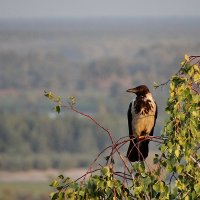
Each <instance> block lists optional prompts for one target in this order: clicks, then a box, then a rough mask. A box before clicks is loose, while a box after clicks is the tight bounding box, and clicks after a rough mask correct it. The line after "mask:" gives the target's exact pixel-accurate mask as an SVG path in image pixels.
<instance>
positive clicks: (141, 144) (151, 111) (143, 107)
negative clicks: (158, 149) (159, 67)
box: [126, 85, 157, 162]
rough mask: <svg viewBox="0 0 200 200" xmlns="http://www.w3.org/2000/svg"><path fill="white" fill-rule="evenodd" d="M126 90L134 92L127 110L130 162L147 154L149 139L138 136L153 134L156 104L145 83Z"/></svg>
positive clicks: (140, 159)
mask: <svg viewBox="0 0 200 200" xmlns="http://www.w3.org/2000/svg"><path fill="white" fill-rule="evenodd" d="M126 91H127V92H129V93H134V94H136V98H134V99H133V100H132V101H131V102H130V104H129V107H128V112H127V118H128V128H129V137H130V143H129V147H128V151H127V158H128V160H129V161H130V162H136V161H139V162H140V161H144V160H145V159H146V158H147V156H148V153H149V139H148V138H147V139H143V140H141V141H140V140H139V138H140V137H144V138H145V137H146V136H153V132H154V127H155V123H156V119H157V104H156V102H155V100H154V98H153V96H152V94H151V92H150V91H149V89H148V87H147V86H146V85H139V86H137V87H135V88H130V89H128V90H126Z"/></svg>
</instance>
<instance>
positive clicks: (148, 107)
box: [131, 93, 156, 137]
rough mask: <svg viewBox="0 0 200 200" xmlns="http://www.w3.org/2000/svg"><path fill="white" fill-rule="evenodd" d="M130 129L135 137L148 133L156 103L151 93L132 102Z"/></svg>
mask: <svg viewBox="0 0 200 200" xmlns="http://www.w3.org/2000/svg"><path fill="white" fill-rule="evenodd" d="M131 113H132V131H133V135H134V136H135V137H139V136H142V135H148V134H149V133H150V132H151V130H152V128H153V127H154V123H155V114H156V103H155V101H154V99H153V97H152V95H151V93H148V94H146V96H144V97H136V99H135V100H133V102H132V108H131Z"/></svg>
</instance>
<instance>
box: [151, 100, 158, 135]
mask: <svg viewBox="0 0 200 200" xmlns="http://www.w3.org/2000/svg"><path fill="white" fill-rule="evenodd" d="M154 103H155V105H156V112H155V116H154V125H153V128H152V129H151V132H150V134H149V135H150V136H153V131H154V127H155V124H156V119H157V115H158V106H157V104H156V102H155V101H154Z"/></svg>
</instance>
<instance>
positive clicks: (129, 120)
mask: <svg viewBox="0 0 200 200" xmlns="http://www.w3.org/2000/svg"><path fill="white" fill-rule="evenodd" d="M131 109H132V102H131V103H130V104H129V107H128V112H127V117H128V128H129V136H131V135H132V114H131Z"/></svg>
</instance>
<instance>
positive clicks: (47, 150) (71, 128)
mask: <svg viewBox="0 0 200 200" xmlns="http://www.w3.org/2000/svg"><path fill="white" fill-rule="evenodd" d="M96 117H97V116H96ZM109 117H110V118H111V116H109ZM97 119H99V120H100V121H102V123H103V124H104V123H105V126H106V121H108V119H106V118H105V117H104V119H103V117H101V116H99V117H97ZM120 120H121V119H120V118H116V117H114V116H113V117H112V120H110V122H109V126H108V127H109V129H111V130H112V131H113V133H114V137H120V135H123V134H124V133H126V126H125V125H126V124H123V122H120ZM117 123H118V124H121V127H120V128H119V129H118V130H117V127H116V124H117ZM107 125H108V124H107ZM0 130H1V131H0V138H1V140H0V169H4V170H19V169H24V170H25V169H31V168H35V169H46V168H70V167H85V166H87V165H88V164H89V163H90V162H91V161H92V159H93V158H94V156H95V155H96V154H97V152H98V151H100V150H103V149H104V148H105V147H106V146H107V145H109V144H110V143H109V139H108V136H107V135H106V134H105V133H104V132H103V131H102V130H100V129H97V127H96V126H95V125H94V124H93V123H91V121H89V120H88V119H85V118H82V117H79V116H77V115H76V116H74V114H73V113H70V115H59V116H54V115H53V114H52V113H51V114H49V115H44V114H43V115H41V114H36V113H29V115H19V114H13V115H12V116H11V115H10V114H9V115H7V114H3V115H1V116H0Z"/></svg>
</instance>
